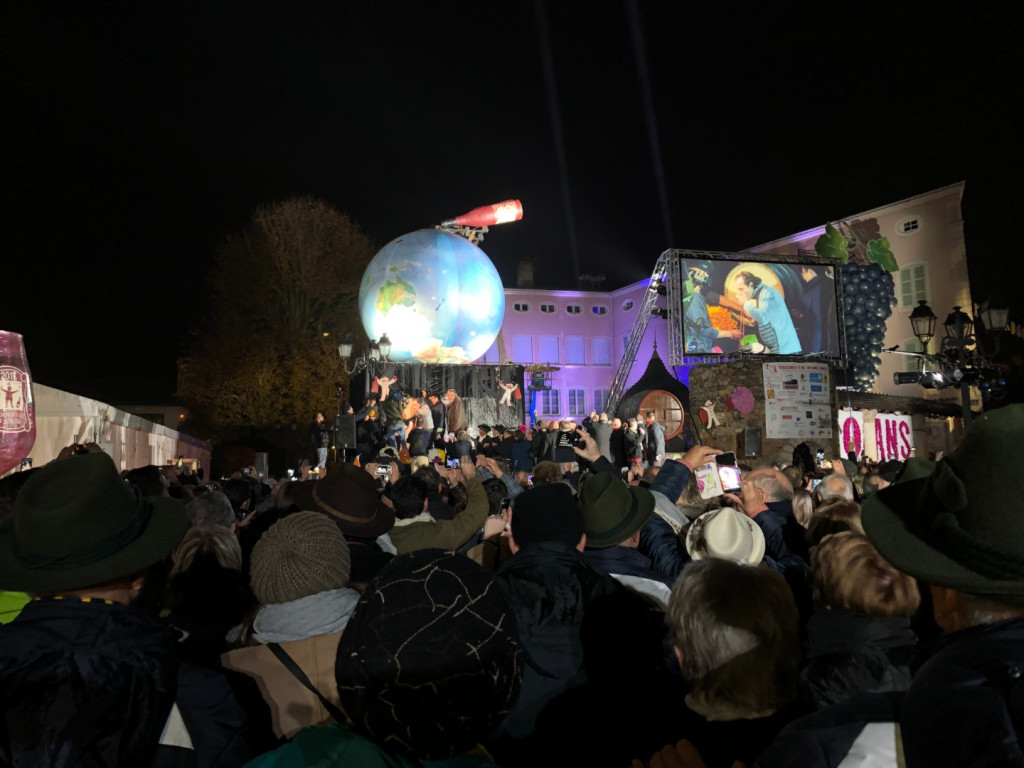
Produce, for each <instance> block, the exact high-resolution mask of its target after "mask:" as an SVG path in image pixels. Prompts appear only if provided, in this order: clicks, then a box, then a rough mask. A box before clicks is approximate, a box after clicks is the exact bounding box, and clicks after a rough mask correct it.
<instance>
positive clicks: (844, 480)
mask: <svg viewBox="0 0 1024 768" xmlns="http://www.w3.org/2000/svg"><path fill="white" fill-rule="evenodd" d="M815 490H817V492H818V498H819V499H820V500H821V501H822V502H826V501H831V500H832V499H846V501H853V481H852V480H851V479H850V478H848V477H847V476H846V475H839V474H832V475H826V476H825V478H824V479H823V480H822V481H821V482H820V483H818V487H817V488H816V489H815Z"/></svg>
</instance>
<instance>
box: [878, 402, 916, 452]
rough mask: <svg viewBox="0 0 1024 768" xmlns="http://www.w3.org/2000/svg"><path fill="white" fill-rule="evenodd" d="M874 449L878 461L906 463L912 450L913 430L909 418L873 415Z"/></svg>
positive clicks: (885, 414) (887, 414) (882, 414)
mask: <svg viewBox="0 0 1024 768" xmlns="http://www.w3.org/2000/svg"><path fill="white" fill-rule="evenodd" d="M875 448H876V450H877V452H878V456H877V457H876V458H877V460H878V461H889V460H890V459H899V460H900V461H906V460H907V459H909V458H910V454H911V451H912V450H913V448H914V429H913V426H912V425H911V422H910V417H909V416H897V415H896V414H894V413H878V414H875Z"/></svg>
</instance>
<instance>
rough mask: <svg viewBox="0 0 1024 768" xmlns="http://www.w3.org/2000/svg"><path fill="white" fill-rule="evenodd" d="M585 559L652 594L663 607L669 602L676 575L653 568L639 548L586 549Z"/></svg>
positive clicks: (620, 580) (615, 576) (633, 586)
mask: <svg viewBox="0 0 1024 768" xmlns="http://www.w3.org/2000/svg"><path fill="white" fill-rule="evenodd" d="M583 559H584V560H585V561H586V562H587V564H589V565H590V566H591V567H592V568H594V570H597V571H600V572H601V573H607V574H609V575H610V576H612V577H614V578H615V579H616V581H619V582H620V583H622V584H624V585H626V586H627V587H629V588H630V589H632V590H634V591H635V592H639V593H640V594H642V595H645V596H647V597H648V598H651V599H652V600H653V601H654V602H655V603H657V604H658V605H659V606H660V607H661V608H662V610H664V609H665V607H666V606H667V605H668V597H669V594H670V593H671V591H672V585H673V584H674V583H675V579H674V578H672V577H669V576H666V575H665V574H663V573H659V572H658V571H656V570H654V567H653V566H652V564H651V561H650V559H649V558H648V557H647V556H646V555H644V554H643V553H641V552H640V551H639V550H636V549H633V548H632V547H623V546H618V545H616V546H613V547H604V548H603V549H587V550H585V551H584V553H583Z"/></svg>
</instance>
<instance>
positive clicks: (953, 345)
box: [893, 299, 1008, 427]
mask: <svg viewBox="0 0 1024 768" xmlns="http://www.w3.org/2000/svg"><path fill="white" fill-rule="evenodd" d="M1007 314H1008V310H1005V309H993V308H990V307H988V306H987V304H986V305H985V307H984V309H983V310H982V311H981V312H980V313H979V318H980V320H979V321H978V322H977V323H976V322H975V320H974V319H973V318H972V317H971V316H970V315H968V314H967V313H966V312H964V311H963V310H962V309H961V308H960V307H953V311H952V312H950V313H949V315H948V316H947V317H946V320H945V322H944V323H943V324H942V326H943V329H944V330H945V333H946V336H945V338H944V339H943V340H942V345H941V348H940V349H939V352H938V354H936V355H929V354H928V342H929V341H931V339H932V338H933V337H934V336H935V326H936V324H937V322H938V319H937V318H936V317H935V313H934V312H932V309H931V307H929V306H928V302H926V301H924V300H923V299H922V300H920V301H918V303H917V306H916V307H915V308H914V311H913V312H911V313H910V324H911V326H912V327H913V329H914V336H916V337H917V340H918V341H920V342H921V346H922V347H923V348H924V355H923V357H925V359H927V360H928V361H930V362H931V363H933V364H934V366H935V367H934V369H933V370H925V371H922V372H921V373H902V374H901V373H897V374H895V375H894V376H893V381H894V382H895V383H896V384H920V385H921V386H922V387H924V388H926V389H945V388H946V387H959V388H960V403H961V406H962V412H963V421H964V426H965V427H966V426H967V425H968V424H970V423H971V392H970V389H971V385H973V384H977V385H978V386H979V387H981V389H982V391H983V394H991V389H992V383H993V382H995V385H996V386H997V387H998V386H999V376H998V370H997V369H995V368H994V366H992V364H991V363H990V362H989V361H988V360H987V359H986V357H985V355H986V354H992V350H989V349H987V348H986V349H985V350H982V348H981V346H980V345H978V344H977V339H975V336H974V328H975V325H978V326H979V327H980V328H982V329H986V328H991V329H992V330H1002V329H1003V327H1005V325H1006V316H1007ZM995 341H996V345H998V339H996V340H995Z"/></svg>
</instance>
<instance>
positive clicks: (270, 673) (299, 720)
mask: <svg viewBox="0 0 1024 768" xmlns="http://www.w3.org/2000/svg"><path fill="white" fill-rule="evenodd" d="M340 640H341V632H331V633H330V634H326V635H314V636H313V637H307V638H305V639H303V640H293V641H291V642H287V643H281V647H282V648H283V649H284V650H285V651H286V652H287V653H288V655H289V656H291V657H292V658H293V659H294V660H295V663H296V664H298V665H299V667H300V668H301V669H302V671H303V672H305V673H306V677H308V678H309V681H310V682H311V683H313V685H315V686H316V688H317V690H319V691H320V692H321V693H322V694H323V695H324V696H325V697H326V698H327V700H328V701H330V702H331V703H332V704H334V706H336V707H338V708H339V709H340V708H341V702H340V701H339V700H338V684H337V682H335V678H334V665H335V661H336V657H337V655H338V642H339V641H340ZM221 661H222V663H223V665H224V668H225V669H230V670H233V671H236V672H241V673H243V674H245V675H248V676H249V677H252V678H254V679H255V680H256V681H257V682H258V683H259V688H260V692H261V693H262V694H263V698H264V699H265V700H266V702H267V704H269V705H270V711H271V714H272V716H273V721H274V733H275V734H276V735H277V736H278V737H279V738H288V739H290V738H291V737H293V736H294V735H295V734H296V733H298V732H299V731H301V730H302V729H303V728H306V727H308V726H311V725H319V724H321V723H325V722H329V721H330V720H331V715H330V714H329V713H328V712H327V710H326V709H325V708H324V705H323V704H322V703H321V701H320V699H319V698H318V697H317V696H316V694H314V693H313V692H312V691H311V690H309V689H308V688H306V686H304V685H303V684H302V683H300V682H299V680H298V679H297V678H296V677H295V676H294V675H293V674H292V673H291V672H289V671H288V669H287V668H286V667H285V666H284V665H283V664H282V663H281V662H280V661H279V660H278V659H277V657H276V656H274V654H273V652H272V651H271V650H270V648H268V647H267V646H266V645H255V646H251V647H248V648H236V649H235V650H233V651H228V652H227V653H225V654H224V655H223V657H222V658H221Z"/></svg>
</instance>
